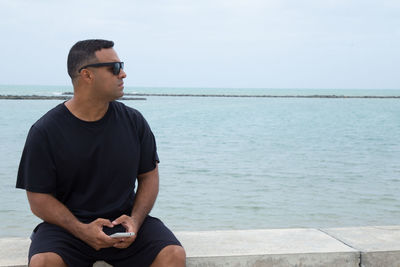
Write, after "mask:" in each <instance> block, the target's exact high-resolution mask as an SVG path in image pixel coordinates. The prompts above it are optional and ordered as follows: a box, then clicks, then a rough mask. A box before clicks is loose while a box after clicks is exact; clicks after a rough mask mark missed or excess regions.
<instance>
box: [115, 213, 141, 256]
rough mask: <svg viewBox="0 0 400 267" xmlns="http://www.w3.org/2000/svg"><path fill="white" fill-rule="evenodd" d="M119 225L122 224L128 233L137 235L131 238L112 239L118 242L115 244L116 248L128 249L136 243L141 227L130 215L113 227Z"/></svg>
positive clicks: (124, 216)
mask: <svg viewBox="0 0 400 267" xmlns="http://www.w3.org/2000/svg"><path fill="white" fill-rule="evenodd" d="M118 224H122V226H123V227H124V228H125V229H126V232H134V233H135V235H133V236H130V237H120V238H112V239H114V240H115V241H116V243H115V244H114V247H115V248H127V247H129V246H130V245H131V244H132V243H133V241H135V239H136V235H137V233H138V231H139V226H138V225H137V223H136V222H135V220H134V219H133V218H132V217H130V216H128V215H122V216H120V217H119V218H117V219H115V221H113V222H112V225H113V226H115V225H118Z"/></svg>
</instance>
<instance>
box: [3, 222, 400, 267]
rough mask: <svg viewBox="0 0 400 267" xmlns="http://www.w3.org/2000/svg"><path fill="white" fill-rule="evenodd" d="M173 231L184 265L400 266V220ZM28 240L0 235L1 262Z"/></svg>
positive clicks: (101, 266) (24, 248) (21, 251)
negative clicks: (393, 222) (352, 224)
mask: <svg viewBox="0 0 400 267" xmlns="http://www.w3.org/2000/svg"><path fill="white" fill-rule="evenodd" d="M175 234H176V236H177V237H178V239H179V240H180V241H181V243H182V245H183V246H184V247H185V249H186V254H187V266H188V267H194V266H196V267H213V266H235V267H241V266H255V267H257V266H278V267H279V266H310V267H313V266H328V267H329V266H338V267H339V266H340V267H346V266H349V267H350V266H351V267H358V266H363V267H370V266H379V267H381V266H383V267H384V266H389V267H391V266H400V226H375V227H349V228H329V229H321V230H318V229H265V230H232V231H204V232H176V233H175ZM29 243H30V241H29V239H27V238H0V267H4V266H12V267H16V266H26V264H27V253H28V249H29ZM94 266H95V267H105V266H110V265H108V264H106V263H104V262H98V263H96V264H95V265H94Z"/></svg>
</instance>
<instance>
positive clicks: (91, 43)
mask: <svg viewBox="0 0 400 267" xmlns="http://www.w3.org/2000/svg"><path fill="white" fill-rule="evenodd" d="M113 46H114V42H113V41H107V40H102V39H89V40H83V41H79V42H77V43H76V44H74V45H73V46H72V47H71V50H69V54H68V60H67V67H68V75H69V77H71V79H72V80H74V79H75V78H76V77H77V76H78V70H79V68H80V67H82V66H83V65H85V64H89V63H96V62H97V58H96V55H95V52H96V51H99V50H101V49H103V48H112V47H113Z"/></svg>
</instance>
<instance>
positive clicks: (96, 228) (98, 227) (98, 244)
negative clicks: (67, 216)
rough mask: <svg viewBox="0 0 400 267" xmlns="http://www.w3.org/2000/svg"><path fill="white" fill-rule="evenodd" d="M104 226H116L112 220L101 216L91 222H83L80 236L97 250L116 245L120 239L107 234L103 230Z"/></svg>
mask: <svg viewBox="0 0 400 267" xmlns="http://www.w3.org/2000/svg"><path fill="white" fill-rule="evenodd" d="M103 226H108V227H114V225H113V224H112V223H111V221H110V220H107V219H101V218H99V219H97V220H95V221H93V222H91V223H89V224H83V227H82V228H81V229H80V230H79V236H78V237H79V238H80V239H81V240H82V241H84V242H85V243H86V244H88V245H89V246H91V247H92V248H94V249H95V250H100V249H102V248H109V247H112V246H114V245H116V244H117V243H118V242H119V241H118V239H116V238H111V237H109V236H108V235H106V234H105V233H104V232H103Z"/></svg>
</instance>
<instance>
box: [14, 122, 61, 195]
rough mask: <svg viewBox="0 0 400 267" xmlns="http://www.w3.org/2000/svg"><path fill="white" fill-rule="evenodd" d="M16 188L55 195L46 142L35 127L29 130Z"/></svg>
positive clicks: (52, 161) (54, 173)
mask: <svg viewBox="0 0 400 267" xmlns="http://www.w3.org/2000/svg"><path fill="white" fill-rule="evenodd" d="M16 187H17V188H21V189H26V190H27V191H31V192H37V193H55V191H56V190H55V189H56V170H55V164H54V159H53V157H52V154H51V150H50V147H49V143H48V140H47V139H46V138H45V136H44V135H43V134H42V133H41V132H40V131H39V130H38V129H37V128H36V127H35V126H32V127H31V129H30V130H29V133H28V137H27V139H26V143H25V147H24V150H23V152H22V157H21V161H20V164H19V168H18V176H17V184H16Z"/></svg>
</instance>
